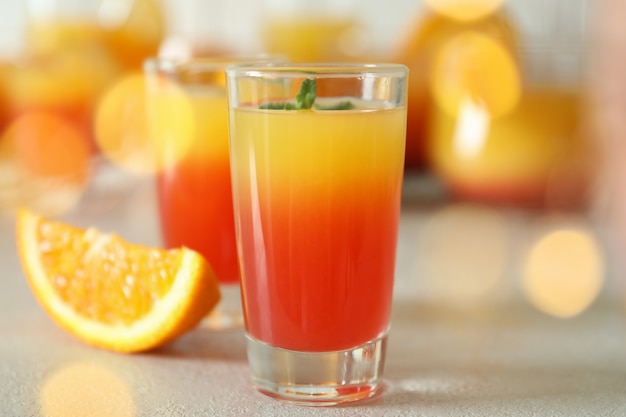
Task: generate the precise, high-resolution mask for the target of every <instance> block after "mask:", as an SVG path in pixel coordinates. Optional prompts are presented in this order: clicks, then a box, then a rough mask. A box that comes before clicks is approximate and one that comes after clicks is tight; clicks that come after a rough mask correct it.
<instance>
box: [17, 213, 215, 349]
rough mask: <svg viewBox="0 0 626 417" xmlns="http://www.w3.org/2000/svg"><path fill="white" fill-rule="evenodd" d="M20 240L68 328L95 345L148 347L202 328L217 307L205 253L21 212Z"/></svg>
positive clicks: (39, 289) (37, 281)
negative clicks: (140, 241)
mask: <svg viewBox="0 0 626 417" xmlns="http://www.w3.org/2000/svg"><path fill="white" fill-rule="evenodd" d="M17 243H18V251H19V254H20V258H21V261H22V265H23V268H24V271H25V274H26V277H27V279H28V282H29V284H30V286H31V288H32V290H33V292H34V294H35V296H36V297H37V299H38V301H39V302H40V304H41V305H42V306H43V307H44V309H45V310H46V312H47V313H48V314H49V315H50V317H51V318H52V319H53V320H54V321H55V322H56V323H57V324H58V325H59V326H61V327H62V328H64V329H66V330H67V331H69V332H70V333H72V334H73V335H74V336H76V337H78V338H79V339H81V340H83V341H84V342H87V343H88V344H91V345H94V346H97V347H101V348H105V349H109V350H114V351H120V352H138V351H145V350H149V349H152V348H155V347H157V346H160V345H163V344H164V343H166V342H168V341H171V340H173V339H175V338H176V337H178V336H180V335H182V334H183V333H185V332H187V331H188V330H190V329H192V328H193V327H194V326H196V325H197V324H198V323H199V322H200V320H201V319H202V318H203V317H204V316H206V315H207V313H209V312H210V310H211V309H212V308H213V307H214V306H215V305H216V304H217V302H218V300H219V298H220V293H219V288H218V284H217V279H216V277H215V275H214V273H213V271H212V269H211V267H210V265H209V264H208V263H207V261H206V260H205V259H204V258H203V257H202V256H201V255H200V254H198V253H197V252H194V251H192V250H189V249H186V248H181V249H171V250H163V249H157V248H149V247H145V246H140V245H134V244H130V243H127V242H125V241H124V240H122V239H121V238H120V237H119V236H116V235H112V234H105V233H102V232H100V231H98V230H96V229H93V228H89V229H79V228H76V227H73V226H70V225H67V224H64V223H61V222H56V221H53V220H49V219H46V218H44V217H41V216H39V215H37V214H34V213H33V212H30V211H28V210H26V209H22V210H20V211H19V212H18V218H17Z"/></svg>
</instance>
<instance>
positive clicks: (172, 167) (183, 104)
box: [145, 56, 270, 329]
mask: <svg viewBox="0 0 626 417" xmlns="http://www.w3.org/2000/svg"><path fill="white" fill-rule="evenodd" d="M268 59H270V58H269V57H264V56H263V57H261V56H259V57H251V58H243V57H241V58H238V57H219V58H218V57H215V58H203V59H197V60H189V61H183V62H178V61H172V60H158V59H154V60H149V61H147V62H146V64H145V72H146V75H147V77H148V79H147V86H148V87H147V88H148V105H158V103H159V101H161V102H167V101H168V100H169V103H170V104H172V103H176V105H170V106H169V107H168V109H169V110H168V114H166V115H161V116H160V117H163V116H165V117H168V119H169V123H170V124H174V125H176V126H177V127H178V129H175V130H174V131H172V132H170V133H169V137H166V138H161V140H162V141H170V144H171V146H168V145H167V143H166V144H163V145H162V147H163V149H164V151H163V154H164V155H163V159H164V161H162V162H161V166H162V169H161V170H160V172H158V173H157V176H156V178H157V180H156V184H157V194H158V203H159V212H160V220H161V230H162V236H163V241H164V244H165V246H166V247H168V248H171V247H180V246H186V247H188V248H191V249H194V250H196V251H198V252H200V253H201V254H202V255H203V256H204V257H205V258H206V259H207V260H208V261H209V263H210V264H211V266H212V268H213V270H214V272H215V274H216V275H217V277H218V280H219V281H220V284H221V285H220V289H221V292H222V301H221V302H220V304H219V305H218V306H217V307H216V308H215V309H214V311H213V312H212V314H211V315H210V316H209V317H208V318H207V320H205V322H204V324H205V325H206V326H207V327H211V328H216V329H223V328H231V327H238V326H242V325H243V317H242V314H241V297H240V293H239V265H238V261H237V249H236V244H235V225H234V219H233V203H232V193H231V178H230V163H229V149H228V148H229V146H228V104H227V95H226V84H225V73H224V70H225V68H226V67H227V66H228V65H230V64H232V63H235V62H265V61H267V60H268ZM148 111H149V110H148ZM149 120H150V121H151V122H150V123H152V124H153V126H151V127H152V128H153V129H154V130H158V129H159V126H158V123H159V122H160V120H159V117H151V118H149ZM158 133H159V134H160V135H161V136H167V135H168V133H164V132H163V131H162V129H161V131H159V132H158ZM155 136H156V133H155ZM168 150H169V151H168Z"/></svg>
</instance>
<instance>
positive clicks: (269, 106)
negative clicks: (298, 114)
mask: <svg viewBox="0 0 626 417" xmlns="http://www.w3.org/2000/svg"><path fill="white" fill-rule="evenodd" d="M259 108H260V109H266V110H296V105H295V104H292V103H287V102H275V103H263V104H261V105H260V106H259Z"/></svg>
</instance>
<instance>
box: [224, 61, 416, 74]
mask: <svg viewBox="0 0 626 417" xmlns="http://www.w3.org/2000/svg"><path fill="white" fill-rule="evenodd" d="M408 72H409V69H408V67H407V66H406V65H404V64H400V63H387V62H384V63H383V62H380V63H376V62H372V63H365V62H363V63H360V62H311V63H307V62H304V63H300V62H298V63H293V62H260V63H236V64H231V65H228V66H227V68H226V75H227V76H229V77H240V76H243V77H258V78H260V77H283V78H342V77H348V78H349V77H355V76H359V77H380V76H391V77H394V76H395V77H402V76H406V75H407V74H408Z"/></svg>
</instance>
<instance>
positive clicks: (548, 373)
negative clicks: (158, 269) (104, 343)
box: [0, 182, 626, 417]
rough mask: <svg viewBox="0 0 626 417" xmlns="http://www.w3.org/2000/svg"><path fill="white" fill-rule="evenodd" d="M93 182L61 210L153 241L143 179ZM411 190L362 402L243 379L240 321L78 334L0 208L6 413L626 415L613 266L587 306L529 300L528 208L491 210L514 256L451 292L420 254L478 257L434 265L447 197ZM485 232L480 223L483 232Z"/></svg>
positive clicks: (464, 264) (624, 343) (620, 313)
mask: <svg viewBox="0 0 626 417" xmlns="http://www.w3.org/2000/svg"><path fill="white" fill-rule="evenodd" d="M101 187H102V189H100V191H95V192H92V193H91V196H90V197H89V198H88V199H87V200H86V201H85V202H84V203H83V206H82V207H83V208H82V209H81V211H80V212H75V213H74V214H73V215H71V216H70V217H69V220H72V221H74V222H75V223H77V224H88V223H95V224H97V225H98V226H99V227H100V228H102V229H105V230H109V231H117V232H118V233H120V234H122V235H123V236H124V237H125V238H127V239H129V240H134V241H136V242H142V243H155V242H158V232H157V231H156V227H155V225H156V223H155V212H154V206H153V200H152V199H153V195H152V190H151V187H150V184H149V183H141V182H138V183H134V184H133V185H129V186H127V187H125V188H124V187H122V188H120V187H119V186H117V187H115V188H114V190H115V191H114V192H113V193H111V192H109V193H108V194H107V193H105V192H103V190H104V189H105V187H106V184H105V185H101ZM411 192H412V190H410V189H409V190H408V192H407V195H409V198H407V201H406V204H405V205H404V209H403V214H402V220H401V233H400V241H399V245H400V246H399V250H398V269H397V280H396V291H395V302H394V313H393V323H392V329H391V333H390V339H389V344H388V355H387V363H386V388H385V390H384V392H383V394H382V395H381V396H379V397H377V398H374V399H371V400H368V401H366V402H362V403H355V404H353V405H349V406H342V407H336V408H323V409H319V408H303V407H295V406H291V405H286V404H282V403H280V402H277V401H274V400H271V399H269V398H266V397H264V396H263V395H261V394H258V393H257V392H256V391H255V390H254V389H253V387H252V386H251V385H250V383H249V381H248V374H247V372H248V368H247V365H246V357H245V345H244V337H243V333H242V332H241V331H232V332H225V333H210V332H208V331H206V330H202V329H197V330H194V331H192V332H190V333H188V334H187V335H185V336H183V337H182V338H181V339H179V340H177V341H175V342H174V343H172V344H170V345H168V346H166V347H164V348H162V349H160V350H158V351H156V352H152V353H148V354H141V355H121V354H114V353H110V352H106V351H101V350H97V349H94V348H91V347H88V346H85V345H83V344H82V343H80V342H78V341H77V340H75V339H74V338H72V337H71V336H69V335H67V334H66V333H64V332H63V331H61V330H59V329H58V328H57V327H56V326H55V325H54V324H53V323H52V322H51V321H50V319H49V318H48V317H47V316H46V315H45V314H44V313H43V311H42V310H41V308H40V307H39V306H38V305H37V303H36V301H35V299H34V298H33V296H32V295H31V293H30V291H29V289H28V287H27V284H26V282H25V279H24V277H23V274H22V271H21V267H20V265H19V261H18V259H17V255H16V251H15V244H14V237H13V233H14V230H13V224H12V221H11V220H10V219H6V218H5V219H3V220H1V221H0V265H1V268H0V271H1V273H0V415H1V416H20V417H23V416H24V417H27V416H52V417H56V416H66V417H70V416H117V417H125V416H151V417H158V416H292V415H297V416H624V415H626V324H625V320H624V319H625V317H626V315H625V311H626V310H625V309H624V306H623V300H624V297H623V294H622V293H621V291H620V290H619V288H620V286H619V285H617V284H616V283H615V282H613V281H611V279H610V275H611V271H612V270H611V269H609V279H607V281H605V283H604V286H603V290H602V292H601V293H600V295H599V296H598V297H597V298H596V299H595V300H594V302H593V303H592V304H591V305H590V306H589V307H588V308H587V309H585V310H584V311H583V312H582V313H581V314H579V315H577V316H575V317H573V318H569V319H562V318H556V317H553V316H550V315H549V314H546V313H544V312H541V311H539V310H537V309H535V308H534V307H533V306H532V304H531V303H529V302H528V301H527V299H526V298H525V297H524V296H523V294H521V292H520V291H519V282H517V281H516V280H517V278H518V276H519V273H518V272H519V271H518V270H517V269H516V267H515V265H516V261H515V260H516V259H518V258H519V245H516V244H515V243H516V242H519V241H520V239H521V238H520V236H523V234H524V233H526V231H527V230H528V226H529V224H530V223H531V222H532V221H533V220H529V219H528V218H527V217H526V216H525V215H522V214H519V213H517V214H515V213H513V214H511V213H509V214H506V215H502V216H500V217H497V218H498V219H500V220H498V221H504V223H503V224H505V225H506V228H505V229H502V230H507V231H508V232H507V234H506V236H507V239H510V240H507V242H508V243H512V244H511V245H509V246H508V247H509V248H510V252H508V254H507V256H506V257H505V259H509V260H512V261H508V262H507V263H506V265H505V267H504V268H503V269H502V270H501V274H500V278H499V281H498V282H497V283H495V285H493V286H492V287H490V289H489V290H488V291H487V290H486V291H483V292H482V293H478V292H474V293H472V294H471V297H469V296H468V294H469V293H465V295H466V297H465V298H463V294H461V293H455V294H454V296H450V293H449V292H448V293H446V292H442V290H441V288H444V287H442V286H439V287H438V286H437V277H435V278H434V280H433V277H430V278H428V277H426V276H422V275H423V274H426V272H425V270H424V269H420V265H421V264H422V263H426V264H428V263H429V262H430V264H429V265H430V267H431V272H432V271H433V269H432V268H435V269H434V270H435V271H444V270H446V271H447V274H448V275H450V276H453V275H454V274H460V275H461V276H463V271H464V270H465V271H468V274H467V276H474V275H475V274H474V275H472V273H471V271H472V268H473V267H474V265H473V264H472V262H469V263H468V259H467V257H465V258H463V254H462V253H461V252H458V248H457V251H456V252H455V253H456V254H457V255H458V256H461V259H455V256H452V255H450V259H444V260H443V262H444V264H445V263H446V262H447V267H448V269H445V268H444V269H441V265H439V269H437V268H436V267H433V265H432V264H433V262H432V259H433V258H430V259H427V258H426V256H430V255H429V254H428V251H427V250H426V249H427V248H428V245H431V246H433V245H438V244H441V242H439V243H437V242H436V241H430V242H429V241H425V240H424V236H430V237H431V238H432V239H435V238H433V236H432V233H433V232H432V230H433V226H432V224H433V222H432V219H433V218H434V216H435V215H436V214H437V213H438V212H441V210H443V208H442V206H441V205H440V204H434V205H433V204H429V205H425V204H422V203H419V201H418V200H417V199H415V198H411V197H410V195H411ZM485 213H491V214H492V215H493V214H494V212H492V211H490V210H487V211H486V212H485ZM497 216H499V215H497ZM477 219H478V217H474V218H469V219H468V222H475V221H476V220H477ZM489 230H490V229H489ZM466 232H467V233H470V232H471V230H470V231H468V230H465V229H464V228H463V227H461V228H458V227H457V228H456V230H454V233H453V234H454V236H447V239H457V238H459V237H461V236H463V233H466ZM488 237H489V236H487V237H485V236H476V237H475V239H476V242H477V245H479V246H480V245H481V244H484V243H485V242H484V239H486V238H488ZM481 239H482V240H481ZM481 242H482V243H481ZM487 247H489V246H487ZM453 252H454V251H453ZM439 256H441V255H439ZM485 256H490V255H489V254H485ZM470 260H471V259H470ZM440 261H441V259H440ZM496 263H497V262H496ZM477 265H478V264H477ZM480 265H482V266H480ZM480 265H478V266H476V268H478V267H479V266H480V267H481V268H485V267H486V268H487V271H490V269H489V268H490V267H491V266H490V265H492V264H490V263H487V264H484V263H483V264H480ZM485 265H487V266H485ZM444 267H446V265H444ZM450 267H451V269H450ZM516 271H517V272H516ZM474 272H475V271H474ZM444 275H445V274H444ZM444 275H442V276H441V277H440V278H441V279H442V280H443V279H447V278H446V276H444ZM448 278H449V277H448ZM457 278H458V277H457ZM446 294H447V295H446Z"/></svg>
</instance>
